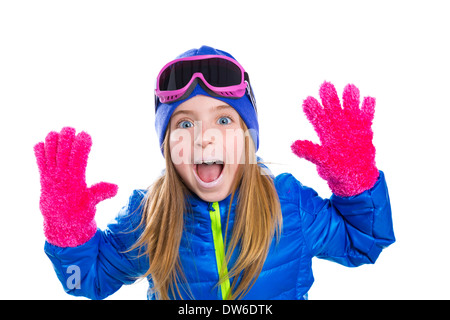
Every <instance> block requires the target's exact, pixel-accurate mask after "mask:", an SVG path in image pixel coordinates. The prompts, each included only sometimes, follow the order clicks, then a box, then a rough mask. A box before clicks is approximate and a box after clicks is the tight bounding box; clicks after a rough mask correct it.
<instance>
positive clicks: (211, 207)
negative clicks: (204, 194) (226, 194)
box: [208, 202, 216, 212]
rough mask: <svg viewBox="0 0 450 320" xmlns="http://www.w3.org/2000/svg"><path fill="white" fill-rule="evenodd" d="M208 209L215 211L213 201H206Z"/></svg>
mask: <svg viewBox="0 0 450 320" xmlns="http://www.w3.org/2000/svg"><path fill="white" fill-rule="evenodd" d="M208 211H214V212H215V211H216V209H214V206H213V203H212V202H208Z"/></svg>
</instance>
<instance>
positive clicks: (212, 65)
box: [159, 58, 243, 91]
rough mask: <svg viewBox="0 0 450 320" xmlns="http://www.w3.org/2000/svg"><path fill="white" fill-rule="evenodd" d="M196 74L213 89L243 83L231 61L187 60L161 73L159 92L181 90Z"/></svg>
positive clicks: (237, 68) (238, 71) (240, 75)
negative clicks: (201, 76)
mask: <svg viewBox="0 0 450 320" xmlns="http://www.w3.org/2000/svg"><path fill="white" fill-rule="evenodd" d="M198 72H199V73H201V74H202V75H203V77H204V78H205V80H206V81H207V82H208V83H209V84H210V85H212V86H214V87H229V86H234V85H239V84H241V83H242V81H243V79H242V72H241V69H240V68H239V67H238V66H237V65H236V64H234V63H232V62H231V61H228V60H224V59H220V58H211V59H205V60H188V61H179V62H176V63H174V64H172V65H170V66H169V67H168V68H167V69H166V70H164V71H163V72H162V73H161V75H160V77H159V90H161V91H171V90H179V89H182V88H184V87H185V86H186V85H187V84H188V83H189V81H190V80H191V79H192V76H193V75H194V74H195V73H198Z"/></svg>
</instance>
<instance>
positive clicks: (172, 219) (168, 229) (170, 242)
mask: <svg viewBox="0 0 450 320" xmlns="http://www.w3.org/2000/svg"><path fill="white" fill-rule="evenodd" d="M240 122H241V127H242V128H243V129H244V130H247V127H246V125H245V123H244V122H243V121H242V120H241V121H240ZM246 132H247V131H246ZM169 136H170V128H169V129H168V130H167V132H166V135H165V139H164V143H163V148H164V156H165V159H166V170H165V173H164V174H163V175H162V176H161V177H160V178H158V179H157V180H156V182H155V183H154V184H153V185H152V186H150V187H149V190H148V191H149V192H148V193H147V197H146V198H145V204H144V208H143V214H142V219H141V223H140V226H144V231H143V233H142V234H141V236H140V237H139V239H138V241H137V242H136V243H135V244H134V246H133V248H137V247H140V248H141V249H143V251H144V254H146V255H148V258H149V265H150V267H149V269H148V270H147V272H146V273H145V275H144V277H147V276H149V275H150V276H151V278H152V280H153V283H154V288H153V290H154V291H155V293H156V297H157V298H158V299H169V297H170V295H169V292H170V293H171V296H172V297H174V296H175V292H177V293H178V295H179V296H180V297H181V296H182V295H181V291H184V292H185V293H186V294H187V295H188V296H189V297H190V298H194V297H193V296H192V293H191V291H190V289H189V284H188V283H187V281H186V278H185V277H184V273H183V269H182V265H181V262H180V257H179V247H180V242H181V237H182V234H183V216H184V214H185V212H187V210H190V209H189V208H188V206H187V205H186V201H185V199H186V196H187V195H188V193H189V192H190V191H189V190H188V189H187V187H186V186H185V185H184V184H183V182H182V180H181V178H180V177H179V175H178V173H177V171H176V170H175V167H174V165H173V163H172V161H171V156H170V148H169V143H168V142H169V140H168V139H169ZM245 157H246V159H245V162H244V164H241V165H240V166H239V167H240V168H239V170H238V173H237V174H236V177H235V181H234V186H233V191H232V194H231V200H230V204H231V202H233V199H234V197H235V192H236V189H237V188H238V187H239V186H240V190H239V194H238V199H237V201H238V202H237V207H236V213H235V222H234V226H233V230H232V233H231V239H230V241H229V245H228V248H227V250H226V255H225V261H226V264H228V263H229V262H230V259H231V256H232V253H233V252H234V251H235V250H236V248H237V247H238V248H239V249H238V250H239V255H238V257H237V259H236V261H235V262H234V265H233V266H232V268H231V269H230V270H229V272H228V274H226V273H225V275H224V278H221V279H219V282H218V283H217V284H216V285H217V286H218V285H220V284H221V283H222V282H224V281H228V279H230V278H233V277H234V280H233V283H232V284H231V290H230V292H229V294H228V297H227V299H241V298H243V297H244V296H245V295H246V294H247V293H248V291H249V290H250V289H251V287H252V286H253V284H254V283H255V281H256V279H257V278H258V276H259V274H260V272H261V270H262V267H263V265H264V262H265V260H266V257H267V254H268V252H269V248H270V245H271V243H272V240H273V238H274V235H275V234H277V236H278V235H279V234H280V232H281V225H282V215H281V208H280V202H279V199H278V195H277V192H276V189H275V186H274V183H273V179H272V178H271V177H270V176H269V175H267V174H263V173H262V172H261V168H260V166H259V165H258V164H257V162H256V154H255V147H254V143H253V140H252V139H251V138H250V137H249V136H247V137H246V138H245ZM230 210H231V206H230ZM230 210H229V211H228V217H227V224H226V232H225V239H224V243H225V244H226V243H227V239H226V235H227V231H228V221H229V217H230ZM222 267H225V266H222ZM221 274H223V273H221Z"/></svg>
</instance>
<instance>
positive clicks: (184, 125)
mask: <svg viewBox="0 0 450 320" xmlns="http://www.w3.org/2000/svg"><path fill="white" fill-rule="evenodd" d="M193 126H194V124H193V123H192V122H191V121H188V120H183V121H180V122H179V123H178V125H177V127H178V128H181V129H189V128H192V127H193Z"/></svg>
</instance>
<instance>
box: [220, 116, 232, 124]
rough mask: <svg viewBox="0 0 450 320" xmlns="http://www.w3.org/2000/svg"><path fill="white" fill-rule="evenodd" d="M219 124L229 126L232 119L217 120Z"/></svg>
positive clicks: (222, 118)
mask: <svg viewBox="0 0 450 320" xmlns="http://www.w3.org/2000/svg"><path fill="white" fill-rule="evenodd" d="M217 123H218V124H222V125H227V124H230V123H231V118H230V117H220V118H219V120H217Z"/></svg>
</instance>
